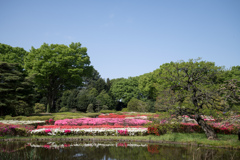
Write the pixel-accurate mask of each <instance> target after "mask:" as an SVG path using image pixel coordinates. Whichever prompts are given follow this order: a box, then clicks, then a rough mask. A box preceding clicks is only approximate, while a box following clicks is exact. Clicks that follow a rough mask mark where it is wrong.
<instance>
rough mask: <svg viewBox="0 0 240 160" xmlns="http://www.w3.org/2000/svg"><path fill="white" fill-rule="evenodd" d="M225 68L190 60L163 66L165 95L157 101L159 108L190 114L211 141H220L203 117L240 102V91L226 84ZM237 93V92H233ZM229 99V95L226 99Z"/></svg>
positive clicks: (163, 92) (162, 92)
mask: <svg viewBox="0 0 240 160" xmlns="http://www.w3.org/2000/svg"><path fill="white" fill-rule="evenodd" d="M222 72H223V68H221V67H217V66H215V64H214V63H213V62H205V61H200V59H197V60H189V61H188V62H184V61H180V62H175V63H174V62H171V63H167V64H164V65H162V66H160V74H159V78H160V79H161V82H162V84H161V86H162V89H161V92H160V94H159V96H158V99H157V104H158V105H157V107H159V108H157V109H159V110H161V107H163V108H165V109H166V108H167V110H168V111H173V113H175V115H177V116H178V115H181V116H182V115H188V116H189V117H190V118H192V119H195V120H196V121H197V123H198V124H199V125H200V126H201V128H202V129H203V130H204V132H205V134H206V136H207V137H208V139H216V138H217V135H216V133H215V131H214V130H213V128H211V127H210V126H209V125H208V124H207V123H206V122H205V121H204V119H203V118H202V115H206V114H207V115H213V116H214V115H216V113H218V111H225V110H227V109H228V108H229V107H230V106H231V102H232V101H233V99H234V100H235V102H239V100H240V99H239V97H238V96H237V95H238V93H236V92H239V90H238V89H236V88H235V89H232V87H231V85H233V84H234V87H237V85H235V84H236V83H238V82H237V81H234V83H231V82H226V83H223V81H222V79H221V77H222V76H221V74H222ZM233 92H235V93H233ZM226 96H229V97H227V98H226Z"/></svg>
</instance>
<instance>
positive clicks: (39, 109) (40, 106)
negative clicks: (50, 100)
mask: <svg viewBox="0 0 240 160" xmlns="http://www.w3.org/2000/svg"><path fill="white" fill-rule="evenodd" d="M34 111H35V113H43V112H45V106H44V104H41V103H35V106H34Z"/></svg>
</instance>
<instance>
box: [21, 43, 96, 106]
mask: <svg viewBox="0 0 240 160" xmlns="http://www.w3.org/2000/svg"><path fill="white" fill-rule="evenodd" d="M24 62H25V69H26V70H27V71H28V73H29V75H34V77H35V78H34V82H35V83H36V85H37V87H36V88H37V91H38V92H40V93H42V94H43V95H44V96H45V97H47V100H48V105H49V107H50V108H51V109H53V108H54V106H55V101H56V100H57V98H58V96H59V95H60V94H61V93H62V92H63V91H64V90H68V89H73V88H77V87H79V86H81V85H82V77H87V76H88V75H90V74H91V72H92V66H90V58H89V56H88V55H87V48H85V47H81V44H80V43H71V44H70V45H69V46H66V45H59V44H51V45H48V44H46V43H44V44H43V45H42V46H41V47H40V48H38V49H35V48H34V47H32V49H31V51H30V53H29V54H28V55H27V56H25V61H24Z"/></svg>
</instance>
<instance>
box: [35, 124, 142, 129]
mask: <svg viewBox="0 0 240 160" xmlns="http://www.w3.org/2000/svg"><path fill="white" fill-rule="evenodd" d="M124 127H126V126H123V125H113V126H112V125H97V126H90V125H81V126H68V125H66V126H55V125H49V126H38V127H37V129H43V128H44V129H49V128H50V129H83V128H124ZM127 127H128V128H144V127H143V126H127Z"/></svg>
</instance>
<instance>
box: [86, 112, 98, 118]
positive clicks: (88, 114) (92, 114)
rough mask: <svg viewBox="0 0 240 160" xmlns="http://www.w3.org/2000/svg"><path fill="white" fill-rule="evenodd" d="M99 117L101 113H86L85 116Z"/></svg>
mask: <svg viewBox="0 0 240 160" xmlns="http://www.w3.org/2000/svg"><path fill="white" fill-rule="evenodd" d="M99 115H100V113H86V114H85V115H84V116H86V117H90V118H96V117H97V116H99Z"/></svg>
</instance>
